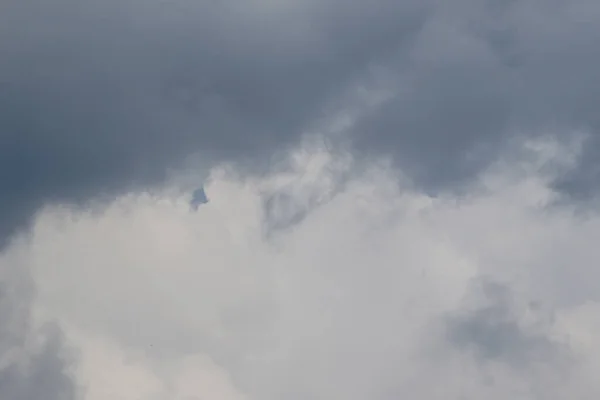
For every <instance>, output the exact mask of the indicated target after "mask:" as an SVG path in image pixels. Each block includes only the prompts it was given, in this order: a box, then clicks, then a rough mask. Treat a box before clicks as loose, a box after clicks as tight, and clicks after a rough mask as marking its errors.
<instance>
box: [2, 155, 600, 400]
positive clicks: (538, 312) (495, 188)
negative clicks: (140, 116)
mask: <svg viewBox="0 0 600 400" xmlns="http://www.w3.org/2000/svg"><path fill="white" fill-rule="evenodd" d="M567 150H568V148H567V147H564V146H562V147H561V146H559V147H556V146H554V147H552V146H530V148H529V150H528V153H527V154H526V157H525V159H522V160H514V159H513V160H510V161H507V162H504V163H498V164H497V166H496V167H495V168H493V169H491V170H490V171H488V172H486V173H485V174H484V175H482V178H481V180H480V184H479V186H477V187H472V188H471V191H470V194H468V195H466V196H464V197H460V198H457V197H453V196H451V195H447V196H442V197H438V198H432V197H428V196H427V195H425V194H423V193H419V192H418V191H415V190H414V189H412V188H411V186H410V185H409V184H406V183H405V181H404V180H402V179H400V180H399V179H398V176H397V174H396V172H395V171H393V170H392V169H391V168H390V167H388V166H387V164H386V163H383V162H382V163H380V164H376V163H374V164H372V165H369V166H367V167H361V166H358V165H355V164H353V163H352V160H351V159H350V158H348V157H347V156H339V155H334V154H333V153H331V152H329V151H328V150H326V149H324V148H322V147H319V146H316V145H315V146H308V147H306V148H303V149H300V150H299V151H298V152H296V153H295V154H293V155H292V157H291V161H290V167H289V168H288V169H287V170H283V171H279V172H273V174H271V175H270V176H266V177H263V178H261V179H242V178H240V177H238V176H237V175H236V174H235V171H231V170H228V169H227V168H221V169H216V170H214V171H213V172H212V174H211V177H210V179H209V181H208V184H207V186H206V191H207V194H208V197H209V198H210V202H209V203H207V204H205V205H203V206H201V207H199V208H198V210H197V211H194V210H193V209H192V208H191V207H190V206H189V200H190V198H189V194H185V195H182V194H180V193H178V192H177V191H176V190H171V189H168V190H167V189H166V190H165V191H164V192H163V193H155V194H148V193H132V194H130V195H128V196H124V197H122V198H119V199H118V200H117V201H115V202H114V203H112V204H110V205H109V206H108V207H106V208H105V209H102V210H95V211H93V212H82V211H81V210H71V209H65V208H48V209H45V210H44V211H43V212H42V213H41V214H40V216H39V218H38V219H37V222H36V224H35V226H34V228H33V230H32V235H31V237H29V238H28V239H27V240H22V241H20V242H18V243H17V244H15V245H14V246H13V247H12V248H11V249H10V250H9V251H8V252H6V253H5V254H4V255H3V258H2V261H0V262H2V263H11V264H13V265H17V264H18V265H20V266H26V267H27V268H30V269H31V271H32V275H33V276H34V278H35V282H36V285H37V289H38V293H37V297H36V299H35V304H36V310H37V312H38V314H39V318H40V319H47V318H55V319H57V320H58V321H60V322H61V323H62V325H63V327H64V329H65V332H66V334H67V335H68V337H69V338H70V339H71V340H72V341H73V344H75V345H77V346H78V347H79V349H80V351H81V361H80V364H79V365H78V367H77V368H78V369H77V377H78V379H79V381H80V383H81V384H82V385H84V386H85V387H86V388H87V392H86V393H87V399H88V400H100V399H105V398H111V399H120V398H122V399H151V400H154V399H156V400H162V399H178V400H179V399H181V400H184V399H185V400H191V399H206V398H210V399H214V400H230V399H235V400H238V399H256V400H258V399H261V400H262V399H282V398H285V399H296V398H297V399H325V398H327V399H348V400H353V399H357V400H358V399H394V398H413V399H418V400H437V399H480V398H487V399H504V398H508V397H510V398H514V399H564V398H567V396H568V397H573V398H578V399H587V398H590V399H591V398H597V396H598V394H600V385H598V384H597V383H596V382H595V381H596V380H595V377H596V376H597V373H598V371H600V370H599V368H600V361H599V360H600V354H599V353H598V351H597V349H598V348H599V346H598V345H599V344H600V342H598V340H596V339H595V338H596V337H597V328H598V316H597V315H596V314H598V310H600V308H599V305H598V302H599V301H600V298H599V295H598V293H600V292H599V291H598V290H596V285H597V283H596V282H598V281H599V280H598V279H597V278H598V277H599V275H600V273H599V272H597V269H596V268H595V265H596V260H597V259H598V256H599V255H600V254H598V253H599V252H600V251H599V250H598V246H597V245H596V242H597V241H596V238H597V237H599V233H600V218H599V217H598V215H596V214H593V215H588V216H586V218H585V219H584V218H582V217H580V216H577V215H576V214H575V213H573V210H572V209H570V208H568V207H566V206H565V207H561V208H551V207H547V205H548V204H549V202H551V201H552V200H554V199H555V198H556V194H555V193H553V192H552V190H551V189H550V188H549V185H548V182H549V178H550V177H549V176H547V174H546V173H542V172H543V171H545V170H544V168H543V167H544V166H545V165H547V164H548V162H554V161H556V160H557V157H558V159H559V160H558V161H560V159H561V157H563V158H564V160H566V161H567V164H568V161H569V159H570V158H569V157H571V153H569V152H568V151H567ZM559 164H560V163H559ZM553 173H554V172H553ZM266 205H268V208H269V209H268V210H267V209H266ZM296 216H300V217H298V218H296ZM282 221H283V222H282ZM273 227H276V229H274V228H273ZM477 282H483V283H482V284H480V285H478V284H477Z"/></svg>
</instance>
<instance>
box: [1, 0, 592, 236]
mask: <svg viewBox="0 0 600 400" xmlns="http://www.w3.org/2000/svg"><path fill="white" fill-rule="evenodd" d="M599 8H600V7H598V6H597V5H596V3H594V2H591V1H584V0H578V1H572V2H569V3H559V2H547V1H536V0H530V1H508V2H499V1H469V0H462V1H458V2H453V3H452V4H449V3H444V2H435V1H389V0H378V1H376V2H370V3H368V4H367V3H364V2H356V1H350V2H341V1H335V0H329V1H320V2H317V1H302V2H267V1H258V0H257V1H251V2H244V3H240V2H205V1H202V2H200V1H198V2H192V1H183V0H177V1H171V2H156V1H150V2H140V1H135V0H129V1H124V2H116V1H106V2H99V1H89V0H88V1H84V2H75V1H71V0H60V1H56V2H53V3H52V4H48V3H44V2H41V1H36V0H24V1H9V2H5V4H4V5H3V12H2V17H0V18H2V20H1V21H0V22H1V26H2V28H0V29H1V32H0V33H1V39H0V51H1V52H2V62H1V63H0V88H1V91H0V93H1V94H0V103H1V107H0V110H1V111H0V112H1V114H0V124H1V127H0V129H1V135H0V141H1V142H0V149H1V150H0V151H1V152H2V153H1V157H0V163H1V164H0V171H1V172H0V173H1V174H2V175H1V177H0V178H1V179H0V181H1V182H2V196H1V202H2V207H1V209H2V211H1V212H2V214H3V215H2V221H3V222H4V223H3V224H2V227H3V228H2V230H3V231H4V233H3V237H6V235H7V234H9V233H10V232H12V231H13V230H14V228H15V227H16V226H19V225H21V224H23V223H24V222H26V221H27V218H28V217H29V215H31V213H32V212H33V211H34V210H35V209H36V208H37V207H39V206H40V204H42V203H43V202H46V201H72V200H75V201H77V200H80V199H85V198H87V197H89V196H91V195H96V194H98V193H99V192H103V193H106V194H108V195H111V194H113V193H115V191H122V190H127V188H129V187H132V186H131V185H135V186H139V185H149V184H152V183H156V182H160V181H161V180H162V179H163V178H164V175H165V171H166V170H167V169H168V168H169V167H176V166H177V165H179V164H180V163H181V161H182V159H183V158H184V157H185V156H187V155H190V154H194V153H200V154H201V156H202V157H203V158H204V159H207V160H209V162H213V161H216V160H222V159H228V160H234V161H237V162H246V165H248V166H252V165H259V164H260V165H263V166H264V165H265V163H268V162H267V161H265V160H268V159H269V157H270V156H271V155H272V154H273V152H274V151H277V150H278V149H282V148H286V146H288V145H290V144H293V143H295V142H296V141H297V139H298V137H299V136H300V135H301V134H302V133H303V132H305V131H307V130H310V129H313V128H314V124H315V123H316V122H317V121H318V120H319V119H321V118H323V117H324V115H326V114H327V113H330V112H332V110H334V109H335V108H336V107H338V106H339V105H340V104H343V103H344V99H345V98H346V96H347V95H348V93H349V91H352V88H353V87H355V86H356V85H360V84H364V85H367V86H368V85H369V84H370V83H369V82H372V79H374V78H376V77H377V76H378V75H379V74H380V73H382V74H383V75H384V76H385V77H384V78H382V80H381V82H382V83H381V85H383V86H385V89H386V90H387V91H388V92H389V94H390V95H389V98H388V100H387V101H385V102H384V103H383V104H381V105H380V106H378V107H375V108H374V109H373V110H371V111H370V112H369V113H368V115H366V116H364V117H363V118H361V119H360V120H359V121H358V122H357V124H356V125H355V126H354V127H352V128H350V129H349V132H347V133H346V136H345V138H346V139H349V140H350V141H351V142H353V143H354V144H355V146H354V147H355V149H356V150H357V151H358V152H359V154H371V153H373V152H374V154H382V153H384V154H391V155H392V156H394V157H395V159H396V160H397V161H398V162H399V163H400V165H401V166H402V167H403V168H404V169H405V170H409V171H411V173H412V175H413V177H414V178H415V179H416V180H417V181H419V182H421V183H422V184H426V185H432V186H433V187H439V186H446V187H448V186H450V187H451V186H453V185H455V184H457V183H461V182H463V181H464V180H465V179H469V178H470V177H473V175H474V174H475V173H477V171H479V170H481V168H483V167H485V165H486V164H487V163H488V162H489V160H490V159H493V157H494V155H495V153H496V152H497V150H498V148H500V147H502V145H503V144H505V142H506V140H507V138H509V137H511V136H515V135H538V134H542V133H547V132H548V131H549V130H550V131H551V132H552V133H558V134H565V135H567V134H570V133H572V131H573V130H586V131H588V132H590V133H591V134H592V137H593V139H592V140H591V145H590V146H588V147H587V151H586V154H585V155H584V157H583V161H582V163H583V164H582V168H581V169H577V170H576V171H575V172H574V173H573V175H572V176H569V177H566V180H565V182H564V184H563V185H562V186H563V187H564V188H566V189H569V190H570V191H572V192H576V191H581V192H585V191H586V188H588V187H590V186H593V182H594V180H595V178H594V176H595V175H594V173H593V172H592V171H593V170H595V168H593V167H594V161H593V160H594V159H595V156H594V155H595V150H594V149H595V148H596V145H595V142H596V140H595V139H594V138H595V131H596V130H597V127H598V120H597V118H598V117H597V112H596V106H595V104H597V103H598V100H599V99H598V97H599V96H600V95H599V93H600V83H598V82H599V81H598V79H596V78H597V73H596V71H598V70H600V68H599V67H600V54H599V50H598V48H597V46H596V45H595V44H596V42H597V39H598V36H599V35H600V28H599V26H600V25H599V24H598V23H597V22H598V20H600V14H599V13H600V10H599ZM378 71H379V72H378ZM381 71H383V72H381ZM373 85H375V84H373ZM375 86H376V85H375ZM374 89H376V88H374ZM359 149H360V150H359Z"/></svg>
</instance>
